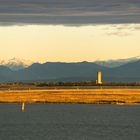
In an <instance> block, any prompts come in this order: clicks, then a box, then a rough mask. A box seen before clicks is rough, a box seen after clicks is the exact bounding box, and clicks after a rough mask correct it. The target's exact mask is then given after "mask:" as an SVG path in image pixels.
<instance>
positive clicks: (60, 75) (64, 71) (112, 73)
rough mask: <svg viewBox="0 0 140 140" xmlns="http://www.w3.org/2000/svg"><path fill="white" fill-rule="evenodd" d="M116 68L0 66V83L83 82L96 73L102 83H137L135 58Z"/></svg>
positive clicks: (139, 73)
mask: <svg viewBox="0 0 140 140" xmlns="http://www.w3.org/2000/svg"><path fill="white" fill-rule="evenodd" d="M135 60H136V61H134V59H132V61H128V63H126V61H125V63H126V64H123V65H121V66H118V67H116V66H115V67H113V68H109V67H105V66H101V65H99V64H96V63H94V62H86V61H85V62H78V63H62V62H47V63H44V64H40V63H33V64H32V65H30V66H28V67H27V65H25V64H24V63H21V64H23V67H22V69H18V70H16V71H14V70H11V69H10V68H8V67H7V66H2V65H1V66H0V82H19V81H20V82H33V81H85V80H96V73H97V71H102V73H103V80H104V81H109V82H110V81H113V82H139V81H140V60H139V59H138V58H137V59H135Z"/></svg>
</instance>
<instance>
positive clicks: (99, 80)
mask: <svg viewBox="0 0 140 140" xmlns="http://www.w3.org/2000/svg"><path fill="white" fill-rule="evenodd" d="M96 84H102V73H101V71H98V72H97V80H96Z"/></svg>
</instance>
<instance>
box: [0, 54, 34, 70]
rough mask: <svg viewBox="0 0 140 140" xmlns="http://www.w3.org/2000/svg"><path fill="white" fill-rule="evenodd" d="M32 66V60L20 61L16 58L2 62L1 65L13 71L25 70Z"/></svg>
mask: <svg viewBox="0 0 140 140" xmlns="http://www.w3.org/2000/svg"><path fill="white" fill-rule="evenodd" d="M31 64H33V62H32V61H30V60H25V59H18V58H15V57H14V58H12V59H9V60H0V65H4V66H7V67H9V68H10V69H11V70H19V69H23V68H26V67H28V66H30V65H31Z"/></svg>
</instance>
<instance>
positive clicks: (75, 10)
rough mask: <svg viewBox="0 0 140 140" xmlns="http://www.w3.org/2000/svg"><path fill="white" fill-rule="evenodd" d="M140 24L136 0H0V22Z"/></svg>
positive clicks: (139, 6) (138, 4) (5, 23)
mask: <svg viewBox="0 0 140 140" xmlns="http://www.w3.org/2000/svg"><path fill="white" fill-rule="evenodd" d="M94 23H99V24H103V23H140V0H0V24H1V25H2V24H3V25H9V24H11V25H12V24H71V25H72V24H77V25H82V24H94Z"/></svg>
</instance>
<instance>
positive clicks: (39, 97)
mask: <svg viewBox="0 0 140 140" xmlns="http://www.w3.org/2000/svg"><path fill="white" fill-rule="evenodd" d="M0 102H1V103H20V102H27V103H37V102H41V103H89V104H91V103H93V104H122V105H123V104H140V89H69V90H68V89H65V90H1V91H0Z"/></svg>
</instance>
